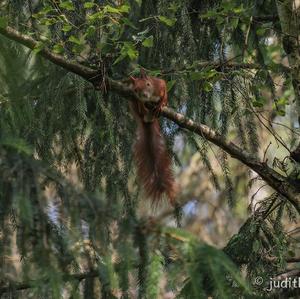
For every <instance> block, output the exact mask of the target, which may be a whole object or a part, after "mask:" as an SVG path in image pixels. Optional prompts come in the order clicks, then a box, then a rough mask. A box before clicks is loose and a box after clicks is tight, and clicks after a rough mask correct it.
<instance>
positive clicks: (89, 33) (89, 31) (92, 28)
mask: <svg viewBox="0 0 300 299" xmlns="http://www.w3.org/2000/svg"><path fill="white" fill-rule="evenodd" d="M95 32H96V27H95V26H94V25H91V26H89V28H88V29H87V31H86V35H87V36H89V37H91V36H93V35H94V33H95Z"/></svg>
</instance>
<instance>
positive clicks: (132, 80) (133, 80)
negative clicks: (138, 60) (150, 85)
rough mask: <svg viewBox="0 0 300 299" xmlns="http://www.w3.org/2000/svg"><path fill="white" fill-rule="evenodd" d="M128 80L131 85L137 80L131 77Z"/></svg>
mask: <svg viewBox="0 0 300 299" xmlns="http://www.w3.org/2000/svg"><path fill="white" fill-rule="evenodd" d="M129 79H130V80H131V82H132V83H134V82H135V81H136V80H137V79H136V78H134V77H132V76H129Z"/></svg>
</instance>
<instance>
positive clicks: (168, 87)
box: [167, 80, 176, 92]
mask: <svg viewBox="0 0 300 299" xmlns="http://www.w3.org/2000/svg"><path fill="white" fill-rule="evenodd" d="M175 83H176V80H171V81H168V82H167V91H168V92H169V91H170V90H171V89H172V88H173V86H174V85H175Z"/></svg>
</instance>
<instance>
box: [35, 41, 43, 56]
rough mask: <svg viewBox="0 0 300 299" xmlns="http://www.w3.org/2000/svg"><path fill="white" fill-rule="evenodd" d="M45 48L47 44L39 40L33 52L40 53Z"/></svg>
mask: <svg viewBox="0 0 300 299" xmlns="http://www.w3.org/2000/svg"><path fill="white" fill-rule="evenodd" d="M44 48H45V45H44V44H43V43H42V42H38V43H37V44H36V45H35V47H34V49H33V50H32V51H33V53H35V54H38V53H39V52H41V51H42V50H43V49H44Z"/></svg>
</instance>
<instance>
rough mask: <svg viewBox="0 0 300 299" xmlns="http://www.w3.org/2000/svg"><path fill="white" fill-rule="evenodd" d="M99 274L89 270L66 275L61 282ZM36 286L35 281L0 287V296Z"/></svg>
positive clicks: (79, 279)
mask: <svg viewBox="0 0 300 299" xmlns="http://www.w3.org/2000/svg"><path fill="white" fill-rule="evenodd" d="M98 276H99V272H98V271H96V270H91V271H89V272H84V273H76V274H66V275H64V276H63V280H64V281H65V282H66V281H72V280H77V281H79V282H80V281H81V280H84V279H86V278H93V277H98ZM45 283H47V279H45ZM35 286H36V281H35V280H32V281H28V282H20V283H15V284H11V285H9V286H0V296H1V295H2V294H4V293H9V292H13V291H24V290H28V289H32V288H34V287H35Z"/></svg>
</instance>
